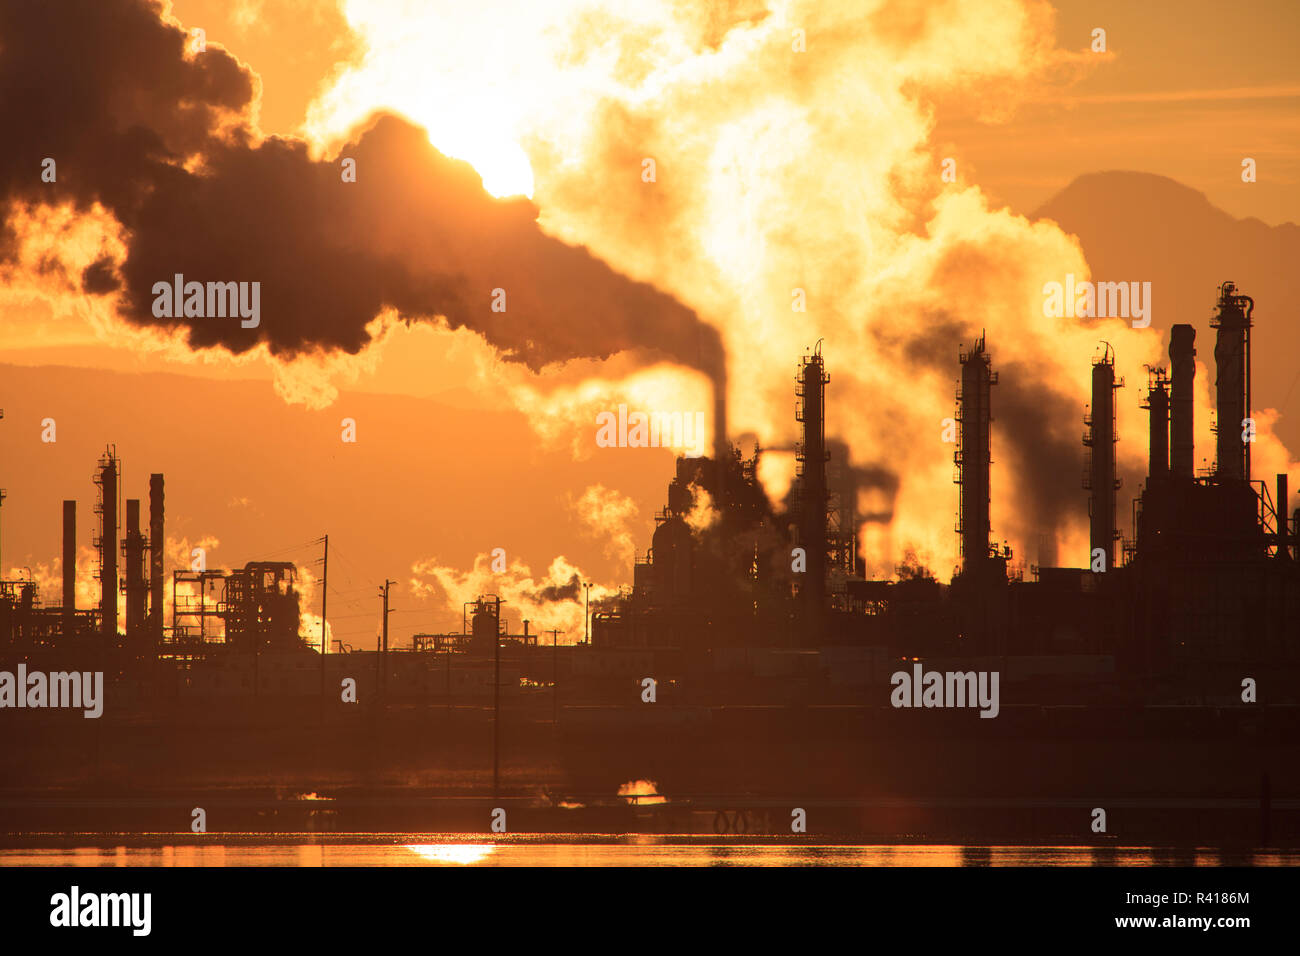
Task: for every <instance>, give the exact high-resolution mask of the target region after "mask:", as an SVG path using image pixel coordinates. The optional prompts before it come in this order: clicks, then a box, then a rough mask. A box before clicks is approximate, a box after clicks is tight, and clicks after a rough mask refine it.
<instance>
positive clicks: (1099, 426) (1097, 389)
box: [1083, 345, 1119, 570]
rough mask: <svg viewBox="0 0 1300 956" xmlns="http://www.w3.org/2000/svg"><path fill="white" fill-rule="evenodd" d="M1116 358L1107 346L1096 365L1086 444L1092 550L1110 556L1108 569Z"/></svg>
mask: <svg viewBox="0 0 1300 956" xmlns="http://www.w3.org/2000/svg"><path fill="white" fill-rule="evenodd" d="M1118 387H1119V386H1117V385H1116V384H1115V358H1114V355H1113V353H1112V352H1111V349H1110V346H1109V345H1107V346H1106V349H1105V351H1104V352H1103V353H1102V356H1101V358H1099V359H1098V360H1097V361H1095V362H1093V363H1092V414H1091V415H1090V416H1089V418H1087V419H1085V421H1087V423H1088V424H1089V425H1090V426H1091V427H1090V429H1089V432H1088V434H1087V436H1085V438H1084V440H1083V443H1084V444H1085V445H1087V446H1088V447H1089V448H1091V449H1092V467H1091V469H1090V470H1089V473H1088V480H1087V481H1086V482H1085V487H1087V488H1088V489H1090V491H1091V492H1092V493H1091V495H1090V496H1089V500H1088V513H1089V515H1090V517H1091V521H1090V525H1089V535H1088V538H1089V547H1090V549H1091V554H1092V555H1095V554H1096V553H1097V549H1098V548H1100V549H1101V550H1102V553H1103V554H1105V555H1106V565H1105V567H1106V569H1107V570H1109V569H1111V568H1113V567H1114V566H1115V539H1116V538H1117V537H1118V536H1119V532H1118V531H1116V530H1115V491H1116V489H1117V488H1118V486H1119V482H1118V480H1117V479H1116V477H1115V389H1116V388H1118Z"/></svg>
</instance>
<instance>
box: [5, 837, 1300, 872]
mask: <svg viewBox="0 0 1300 956" xmlns="http://www.w3.org/2000/svg"><path fill="white" fill-rule="evenodd" d="M39 837H40V835H37V834H33V835H32V837H31V838H32V840H33V842H37V841H38V840H39ZM120 839H122V837H120V836H114V837H110V838H109V839H107V840H106V839H105V838H104V837H103V836H102V835H95V834H86V835H84V839H83V840H78V839H77V838H76V837H75V836H74V837H72V838H68V837H63V836H60V837H58V838H57V841H56V840H55V839H51V840H49V841H48V842H50V843H54V842H58V843H60V844H63V845H60V846H38V847H27V848H6V849H0V866H77V867H98V866H106V867H122V866H152V867H158V866H163V867H166V866H309V867H330V866H451V867H457V866H523V867H532V866H541V867H545V866H590V867H602V866H1162V865H1171V866H1211V867H1213V866H1297V865H1300V850H1259V851H1247V850H1223V849H1219V848H1213V847H1199V848H1194V849H1192V848H1189V849H1170V848H1165V847H1124V846H1114V847H1111V846H1105V847H1094V846H953V845H934V844H895V845H856V844H840V843H814V842H800V843H788V842H787V843H781V842H776V841H760V840H754V839H753V838H743V837H742V838H737V839H736V840H734V841H731V840H727V839H725V838H717V837H710V838H698V837H691V836H689V835H680V836H676V835H657V836H642V835H636V836H621V837H620V836H613V837H611V836H609V835H606V834H526V835H518V836H508V837H506V836H503V837H497V838H494V839H492V840H487V839H484V838H483V837H479V836H476V835H467V834H454V833H406V834H334V835H331V836H330V837H328V838H322V839H321V840H320V841H317V840H315V839H314V838H311V837H303V836H301V835H298V834H265V833H258V834H251V833H250V834H247V835H243V836H241V835H238V834H234V835H232V834H222V835H221V841H222V842H213V843H207V842H204V841H201V840H200V841H198V842H192V841H190V842H184V843H182V842H180V841H179V838H178V835H176V834H142V835H140V836H132V837H130V838H129V839H130V841H131V842H130V843H129V844H117V843H114V842H113V841H114V840H120ZM173 841H174V842H173Z"/></svg>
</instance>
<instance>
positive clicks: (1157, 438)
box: [1142, 365, 1169, 484]
mask: <svg viewBox="0 0 1300 956" xmlns="http://www.w3.org/2000/svg"><path fill="white" fill-rule="evenodd" d="M1147 372H1148V376H1147V397H1146V399H1145V400H1144V401H1143V402H1142V407H1143V408H1145V409H1148V410H1149V412H1150V421H1151V424H1150V438H1149V439H1148V444H1147V478H1148V479H1150V481H1160V480H1162V479H1164V478H1168V477H1169V376H1168V375H1167V374H1165V370H1164V369H1162V368H1152V367H1151V366H1149V365H1148V366H1147ZM1148 484H1149V482H1148Z"/></svg>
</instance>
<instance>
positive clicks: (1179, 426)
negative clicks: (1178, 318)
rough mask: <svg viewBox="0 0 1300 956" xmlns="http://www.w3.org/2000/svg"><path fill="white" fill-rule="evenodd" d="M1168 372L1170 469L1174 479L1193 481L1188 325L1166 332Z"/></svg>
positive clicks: (1192, 355)
mask: <svg viewBox="0 0 1300 956" xmlns="http://www.w3.org/2000/svg"><path fill="white" fill-rule="evenodd" d="M1169 371H1170V374H1171V381H1170V390H1169V469H1170V472H1171V473H1172V474H1173V476H1174V477H1175V478H1192V477H1194V471H1193V456H1194V454H1195V445H1194V440H1193V438H1192V425H1193V422H1194V420H1195V411H1194V402H1193V396H1192V382H1193V380H1194V379H1195V378H1196V329H1194V328H1192V327H1191V326H1190V325H1186V324H1180V325H1175V326H1174V327H1173V328H1172V329H1170V330H1169Z"/></svg>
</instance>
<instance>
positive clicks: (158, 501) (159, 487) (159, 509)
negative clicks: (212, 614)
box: [148, 473, 164, 654]
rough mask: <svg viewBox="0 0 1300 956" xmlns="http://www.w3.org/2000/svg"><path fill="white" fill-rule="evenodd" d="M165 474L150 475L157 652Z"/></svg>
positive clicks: (152, 631) (152, 620)
mask: <svg viewBox="0 0 1300 956" xmlns="http://www.w3.org/2000/svg"><path fill="white" fill-rule="evenodd" d="M163 536H164V532H163V476H162V475H160V474H156V473H155V474H152V475H150V476H149V619H148V629H149V640H150V641H151V643H152V644H153V651H152V653H154V654H157V653H158V648H159V646H160V645H161V644H162V636H163Z"/></svg>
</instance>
